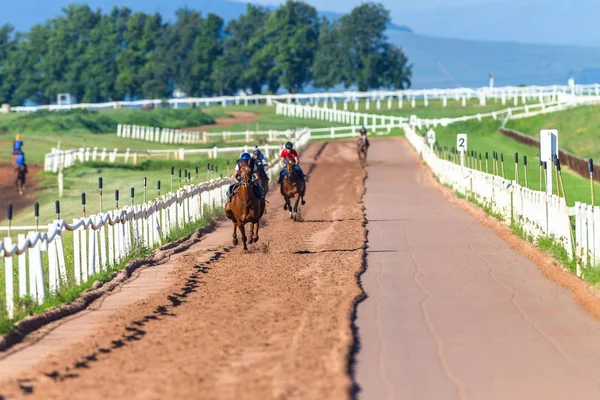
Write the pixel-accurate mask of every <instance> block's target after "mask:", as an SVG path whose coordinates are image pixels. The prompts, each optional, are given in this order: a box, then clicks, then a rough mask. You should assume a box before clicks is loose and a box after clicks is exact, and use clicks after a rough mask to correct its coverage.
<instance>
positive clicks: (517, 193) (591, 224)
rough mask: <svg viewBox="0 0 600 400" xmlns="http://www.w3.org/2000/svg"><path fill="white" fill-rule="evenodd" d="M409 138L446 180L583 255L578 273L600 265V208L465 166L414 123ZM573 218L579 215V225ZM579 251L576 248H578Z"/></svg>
mask: <svg viewBox="0 0 600 400" xmlns="http://www.w3.org/2000/svg"><path fill="white" fill-rule="evenodd" d="M404 132H405V134H406V138H407V139H408V141H409V142H410V143H411V145H412V146H413V147H414V148H415V150H416V151H417V152H418V153H420V154H421V156H422V157H423V161H424V162H426V163H427V165H428V166H429V167H430V168H431V170H432V171H433V173H434V174H435V175H436V176H437V177H438V178H439V180H440V182H442V183H443V184H446V185H449V186H451V187H452V188H453V189H454V190H456V191H457V192H459V193H461V194H463V195H470V196H473V197H474V198H476V199H477V200H478V201H479V202H480V203H482V204H484V205H486V206H488V207H490V209H491V210H492V211H493V212H494V213H497V214H499V215H501V216H502V217H503V221H504V223H506V224H510V223H511V221H512V222H515V223H517V224H518V225H520V226H521V227H522V228H523V230H524V231H525V232H526V233H527V235H530V236H531V237H532V238H534V239H537V238H540V237H550V238H553V239H554V240H555V241H556V242H557V243H559V244H561V245H562V246H563V247H564V249H565V250H566V252H567V254H568V255H569V256H570V257H571V258H573V256H575V257H576V259H577V275H578V276H581V275H582V274H585V273H586V269H585V268H586V266H588V265H589V266H591V267H592V268H595V267H597V266H598V264H600V207H598V206H596V207H592V206H590V205H587V204H583V203H575V206H574V207H568V206H567V204H566V203H565V199H564V197H560V198H559V197H558V196H556V195H548V194H546V193H545V192H541V191H536V190H531V189H528V188H526V187H523V186H521V185H519V184H517V182H516V181H514V180H508V179H503V178H502V177H499V176H496V175H493V174H488V173H485V172H481V171H478V170H474V169H470V168H467V167H461V166H460V165H458V164H456V163H454V162H451V161H448V160H444V159H441V158H439V157H438V156H437V155H436V154H435V152H434V151H432V150H430V147H429V146H428V145H427V144H426V142H425V139H424V137H423V136H421V135H419V134H417V133H416V132H415V130H414V129H413V127H411V126H410V125H409V124H405V125H404ZM570 217H574V220H575V224H574V228H573V225H572V223H571V220H570ZM574 252H575V253H574Z"/></svg>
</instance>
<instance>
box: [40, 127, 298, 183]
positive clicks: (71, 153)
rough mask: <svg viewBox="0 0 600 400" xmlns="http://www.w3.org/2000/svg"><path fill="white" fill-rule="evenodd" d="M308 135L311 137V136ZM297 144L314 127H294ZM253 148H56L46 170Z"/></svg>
mask: <svg viewBox="0 0 600 400" xmlns="http://www.w3.org/2000/svg"><path fill="white" fill-rule="evenodd" d="M307 138H308V139H307ZM288 140H290V141H291V142H292V143H294V144H295V145H298V143H301V145H302V146H303V145H304V144H306V141H307V140H310V130H309V129H306V128H305V129H297V130H291V131H290V136H289V137H288ZM261 149H262V151H263V154H264V155H265V157H266V158H267V159H268V158H270V157H271V155H272V154H273V153H274V152H277V151H279V150H281V149H282V145H272V144H271V145H269V144H266V145H264V146H261ZM244 151H245V152H248V151H251V148H250V146H248V145H244V146H237V147H217V146H214V147H212V148H207V149H185V148H180V149H164V150H132V149H129V148H128V149H125V150H120V149H118V148H115V149H113V150H109V149H107V148H103V149H99V148H97V147H87V148H85V147H82V148H79V149H72V150H58V149H52V151H51V152H50V153H48V154H46V156H45V158H44V171H52V172H54V173H56V172H58V171H60V170H61V169H65V168H69V167H72V166H74V165H75V164H77V163H86V162H90V161H92V162H94V161H101V162H108V163H111V164H112V163H115V162H117V160H119V159H120V160H121V161H123V163H125V164H127V163H129V162H131V163H133V164H134V165H135V164H137V163H138V161H139V159H140V158H146V159H147V160H150V159H153V158H159V157H164V158H166V159H167V160H171V159H173V160H180V161H181V160H185V158H186V155H187V156H190V155H205V156H208V158H210V159H216V158H218V157H219V156H222V155H224V154H231V153H237V154H239V153H241V152H244Z"/></svg>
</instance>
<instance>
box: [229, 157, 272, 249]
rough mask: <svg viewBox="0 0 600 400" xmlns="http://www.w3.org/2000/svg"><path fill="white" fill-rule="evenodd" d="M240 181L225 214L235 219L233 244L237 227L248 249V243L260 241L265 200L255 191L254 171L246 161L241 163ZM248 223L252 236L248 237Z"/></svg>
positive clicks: (235, 243) (235, 242) (236, 242)
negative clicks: (259, 235)
mask: <svg viewBox="0 0 600 400" xmlns="http://www.w3.org/2000/svg"><path fill="white" fill-rule="evenodd" d="M240 178H241V179H240V183H239V185H238V187H237V188H236V189H234V191H233V195H232V196H231V202H228V203H227V204H225V215H227V218H229V219H230V220H231V221H233V245H234V246H237V244H238V238H237V229H239V230H240V232H241V234H242V242H243V243H244V251H248V246H247V245H246V242H247V243H248V244H252V243H255V242H258V229H259V222H260V219H261V217H262V216H263V214H264V212H265V200H264V199H262V198H260V197H258V196H256V195H255V193H254V187H253V185H254V183H253V182H252V172H251V170H250V166H249V165H248V164H246V163H243V162H242V163H240ZM247 223H250V224H251V230H250V238H248V239H247V238H246V228H245V225H246V224H247Z"/></svg>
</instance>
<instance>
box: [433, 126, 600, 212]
mask: <svg viewBox="0 0 600 400" xmlns="http://www.w3.org/2000/svg"><path fill="white" fill-rule="evenodd" d="M499 126H500V122H499V121H494V120H493V119H485V120H482V121H481V122H478V121H468V122H457V123H455V124H451V125H449V126H447V127H438V128H436V129H435V133H436V140H437V141H438V143H439V145H440V146H447V147H448V148H450V147H455V146H456V134H458V133H467V135H468V139H467V144H468V149H469V151H471V150H474V151H476V152H477V157H478V159H479V154H480V153H481V156H482V168H483V170H484V171H485V153H486V152H488V156H489V164H488V165H489V167H488V168H489V171H490V172H491V171H492V153H493V152H494V151H496V152H498V153H501V154H503V155H504V175H505V177H506V178H508V179H514V177H515V163H514V157H515V153H518V154H519V165H518V170H519V182H520V183H521V184H523V185H524V184H525V167H524V166H523V156H527V176H528V186H529V188H531V189H535V190H539V189H540V168H539V149H537V148H534V147H530V146H527V145H524V144H521V143H519V142H517V141H516V140H514V139H511V138H509V137H506V136H504V135H502V134H501V133H499V131H498V128H499ZM559 135H560V133H559ZM567 140H568V139H567ZM567 140H564V139H563V142H567V143H568V141H567ZM560 141H561V138H560V137H559V143H560ZM565 146H566V143H565ZM477 165H479V160H478V161H477ZM498 165H499V169H500V162H499V163H498ZM500 172H501V169H500ZM563 181H564V185H565V191H566V193H567V200H568V203H569V205H571V206H572V205H573V204H574V203H575V202H577V201H578V202H582V203H587V204H590V203H591V193H590V183H589V180H588V179H585V178H582V177H581V176H579V175H577V174H576V173H574V172H573V171H570V170H569V169H568V168H566V167H563ZM594 186H595V190H596V191H598V190H600V185H598V184H595V185H594ZM552 187H553V189H554V193H556V188H557V185H556V182H554V183H553V186H552Z"/></svg>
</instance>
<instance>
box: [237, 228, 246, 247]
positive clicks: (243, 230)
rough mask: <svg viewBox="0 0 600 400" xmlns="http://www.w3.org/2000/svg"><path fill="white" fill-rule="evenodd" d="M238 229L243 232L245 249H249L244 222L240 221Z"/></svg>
mask: <svg viewBox="0 0 600 400" xmlns="http://www.w3.org/2000/svg"><path fill="white" fill-rule="evenodd" d="M237 227H238V229H239V230H240V232H241V234H242V243H243V244H244V251H246V252H247V251H248V245H247V244H246V242H247V238H246V227H245V226H244V223H243V222H238V226H237Z"/></svg>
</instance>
